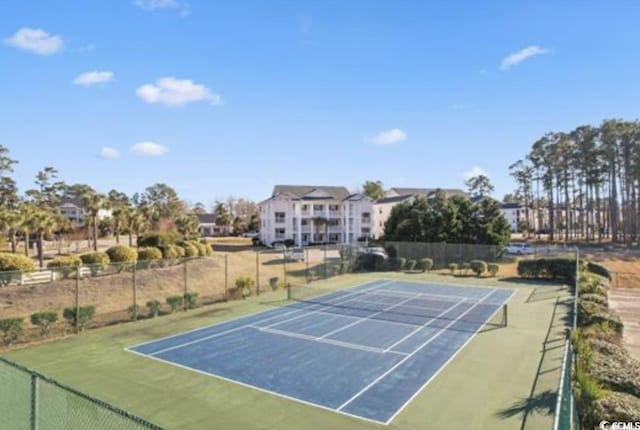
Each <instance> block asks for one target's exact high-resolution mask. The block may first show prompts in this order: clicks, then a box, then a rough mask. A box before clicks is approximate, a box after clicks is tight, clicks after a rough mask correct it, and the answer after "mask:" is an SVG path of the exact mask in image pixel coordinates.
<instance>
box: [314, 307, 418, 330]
mask: <svg viewBox="0 0 640 430" xmlns="http://www.w3.org/2000/svg"><path fill="white" fill-rule="evenodd" d="M316 313H317V314H320V315H330V316H334V317H341V318H349V319H352V320H360V319H362V317H356V316H353V315H343V314H340V313H335V312H326V311H316ZM380 321H383V322H384V323H385V324H394V325H399V326H404V327H416V326H419V327H422V326H421V325H419V324H411V323H405V322H400V321H391V320H386V319H384V318H380Z"/></svg>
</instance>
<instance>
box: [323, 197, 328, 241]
mask: <svg viewBox="0 0 640 430" xmlns="http://www.w3.org/2000/svg"><path fill="white" fill-rule="evenodd" d="M324 218H325V219H326V220H327V223H328V222H329V203H327V204H325V205H324ZM324 231H325V232H326V233H327V237H325V238H324V240H323V242H329V224H327V226H326V227H325V229H324Z"/></svg>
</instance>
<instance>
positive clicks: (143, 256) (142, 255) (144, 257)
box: [138, 248, 162, 261]
mask: <svg viewBox="0 0 640 430" xmlns="http://www.w3.org/2000/svg"><path fill="white" fill-rule="evenodd" d="M155 260H162V251H160V250H159V249H158V248H142V249H139V250H138V261H155Z"/></svg>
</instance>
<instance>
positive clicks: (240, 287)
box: [234, 276, 256, 299]
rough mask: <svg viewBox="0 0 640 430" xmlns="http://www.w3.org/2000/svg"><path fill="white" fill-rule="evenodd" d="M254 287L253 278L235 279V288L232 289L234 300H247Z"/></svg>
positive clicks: (242, 277)
mask: <svg viewBox="0 0 640 430" xmlns="http://www.w3.org/2000/svg"><path fill="white" fill-rule="evenodd" d="M255 285H256V283H255V281H254V280H253V278H250V277H249V276H241V277H239V278H238V279H236V288H235V289H234V296H235V298H238V299H239V298H242V299H244V298H247V297H249V296H250V295H251V294H252V292H253V291H252V290H253V287H254V286H255Z"/></svg>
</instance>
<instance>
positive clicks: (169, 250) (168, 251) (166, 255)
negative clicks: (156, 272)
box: [158, 245, 184, 260]
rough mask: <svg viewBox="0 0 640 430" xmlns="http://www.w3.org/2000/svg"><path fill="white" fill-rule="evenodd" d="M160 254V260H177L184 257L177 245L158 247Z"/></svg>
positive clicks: (182, 250) (182, 251)
mask: <svg viewBox="0 0 640 430" xmlns="http://www.w3.org/2000/svg"><path fill="white" fill-rule="evenodd" d="M158 249H160V251H161V252H162V258H163V259H165V260H177V259H178V258H180V257H184V249H182V248H181V247H179V246H178V245H164V246H161V247H158Z"/></svg>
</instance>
